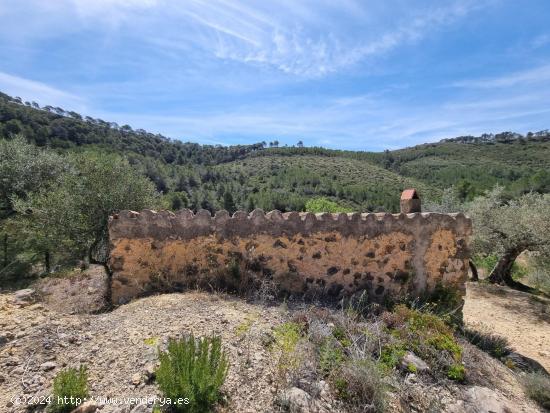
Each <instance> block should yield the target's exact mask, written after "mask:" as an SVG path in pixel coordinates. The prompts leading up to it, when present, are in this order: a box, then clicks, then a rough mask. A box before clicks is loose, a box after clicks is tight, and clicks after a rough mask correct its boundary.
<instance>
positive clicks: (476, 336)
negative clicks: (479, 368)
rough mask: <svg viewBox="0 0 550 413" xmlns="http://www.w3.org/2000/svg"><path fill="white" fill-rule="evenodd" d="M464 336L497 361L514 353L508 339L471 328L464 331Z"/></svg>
mask: <svg viewBox="0 0 550 413" xmlns="http://www.w3.org/2000/svg"><path fill="white" fill-rule="evenodd" d="M463 334H464V337H465V338H466V339H467V340H468V341H469V342H470V343H472V344H473V345H474V346H476V347H478V348H480V349H481V350H483V351H485V352H486V353H489V354H490V355H491V356H493V357H495V358H497V359H500V358H502V357H505V356H507V355H508V354H510V353H511V352H512V351H513V349H512V347H511V346H510V342H509V341H508V339H507V338H506V337H502V336H499V335H497V334H493V333H488V332H482V331H477V330H473V329H469V328H466V329H464V331H463Z"/></svg>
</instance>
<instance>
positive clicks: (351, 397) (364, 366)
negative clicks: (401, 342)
mask: <svg viewBox="0 0 550 413" xmlns="http://www.w3.org/2000/svg"><path fill="white" fill-rule="evenodd" d="M330 380H331V383H332V385H333V387H334V389H335V390H336V393H337V396H338V398H339V399H341V400H342V401H343V402H344V404H345V405H346V406H347V409H346V411H349V412H383V411H384V410H385V408H386V388H387V385H386V384H385V383H384V381H383V375H382V372H381V371H380V369H379V367H378V365H377V364H376V363H375V362H374V361H373V360H370V359H366V358H365V359H359V360H349V361H348V362H347V363H345V364H344V365H343V366H341V367H340V368H339V369H337V370H336V371H334V373H333V374H332V376H331V378H330Z"/></svg>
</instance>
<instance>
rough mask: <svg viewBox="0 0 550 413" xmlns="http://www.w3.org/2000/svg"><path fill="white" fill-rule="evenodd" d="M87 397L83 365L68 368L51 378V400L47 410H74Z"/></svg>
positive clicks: (63, 412)
mask: <svg viewBox="0 0 550 413" xmlns="http://www.w3.org/2000/svg"><path fill="white" fill-rule="evenodd" d="M87 397H88V373H87V371H86V367H85V366H80V368H79V369H78V370H77V369H75V368H69V369H66V370H63V371H60V372H59V373H57V375H56V376H55V378H54V380H53V392H52V402H51V403H50V405H49V407H48V410H49V411H50V412H53V413H66V412H71V411H72V410H74V409H75V408H76V407H77V406H78V405H79V404H81V403H83V402H84V399H85V398H87Z"/></svg>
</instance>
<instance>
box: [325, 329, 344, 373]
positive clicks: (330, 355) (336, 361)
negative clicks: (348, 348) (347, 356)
mask: <svg viewBox="0 0 550 413" xmlns="http://www.w3.org/2000/svg"><path fill="white" fill-rule="evenodd" d="M343 361H344V352H343V351H342V349H341V348H340V347H339V346H338V345H337V344H335V343H334V340H331V339H330V338H326V339H325V340H324V341H323V342H322V343H321V345H320V346H319V371H320V373H321V374H322V375H323V376H327V375H329V374H330V373H331V372H332V371H333V370H334V369H336V368H338V367H339V366H340V365H341V364H342V362H343Z"/></svg>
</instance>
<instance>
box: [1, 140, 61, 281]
mask: <svg viewBox="0 0 550 413" xmlns="http://www.w3.org/2000/svg"><path fill="white" fill-rule="evenodd" d="M65 169H66V164H65V162H64V160H63V158H62V157H61V156H60V155H58V154H56V153H55V152H50V151H45V150H41V149H40V148H37V147H36V146H34V145H31V144H29V143H27V141H26V140H25V138H23V137H22V136H16V137H14V138H13V139H0V237H1V238H0V242H1V245H2V248H1V255H2V259H1V262H0V274H2V275H5V274H6V273H10V272H13V271H14V269H15V268H17V267H18V266H19V265H20V264H21V262H20V260H19V259H18V258H17V257H18V255H19V254H18V253H19V252H20V250H21V249H24V244H25V243H26V239H25V237H24V236H22V234H21V233H20V229H19V228H16V226H15V225H14V224H15V222H14V219H15V218H16V211H15V209H14V205H13V203H14V200H15V199H16V198H18V199H22V200H25V199H27V198H28V196H29V195H30V194H31V193H33V192H35V191H40V190H47V189H48V188H50V187H51V186H52V185H54V184H55V182H56V181H57V179H58V178H59V176H60V175H61V174H62V173H63V171H64V170H65ZM16 272H17V271H16Z"/></svg>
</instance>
